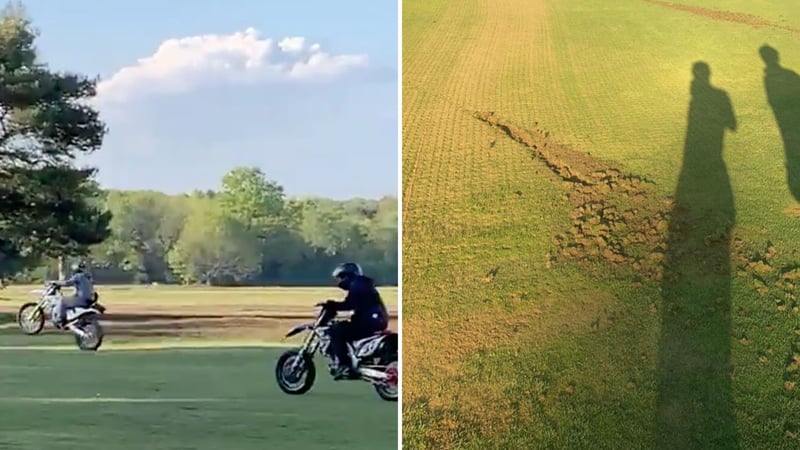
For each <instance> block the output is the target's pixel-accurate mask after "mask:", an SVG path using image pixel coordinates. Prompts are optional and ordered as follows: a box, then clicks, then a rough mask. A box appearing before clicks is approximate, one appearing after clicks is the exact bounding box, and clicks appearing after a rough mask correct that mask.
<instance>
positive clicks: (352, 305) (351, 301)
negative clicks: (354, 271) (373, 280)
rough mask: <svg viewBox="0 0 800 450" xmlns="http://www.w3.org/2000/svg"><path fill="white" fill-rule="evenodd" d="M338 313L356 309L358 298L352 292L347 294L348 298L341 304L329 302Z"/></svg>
mask: <svg viewBox="0 0 800 450" xmlns="http://www.w3.org/2000/svg"><path fill="white" fill-rule="evenodd" d="M329 303H330V304H331V305H333V307H334V308H335V309H336V311H352V310H354V309H356V296H355V295H354V293H353V292H352V291H350V292H348V293H347V296H346V297H345V298H344V300H343V301H341V302H336V301H330V302H329Z"/></svg>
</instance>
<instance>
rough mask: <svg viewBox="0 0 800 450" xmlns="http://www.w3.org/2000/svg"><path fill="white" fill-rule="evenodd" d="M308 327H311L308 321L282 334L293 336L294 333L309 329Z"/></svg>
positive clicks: (287, 336) (288, 336)
mask: <svg viewBox="0 0 800 450" xmlns="http://www.w3.org/2000/svg"><path fill="white" fill-rule="evenodd" d="M310 329H311V324H310V323H304V324H302V325H298V326H296V327H294V328H292V329H291V330H289V332H288V333H286V336H284V338H290V337H292V336H294V335H296V334H299V333H302V332H303V331H306V330H310Z"/></svg>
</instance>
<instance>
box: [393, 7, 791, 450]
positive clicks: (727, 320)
mask: <svg viewBox="0 0 800 450" xmlns="http://www.w3.org/2000/svg"><path fill="white" fill-rule="evenodd" d="M799 38H800V2H796V1H789V0H785V1H780V0H772V1H770V0H767V1H759V2H750V1H745V0H731V1H700V0H695V1H680V2H677V3H676V2H661V1H646V0H620V1H614V2H610V1H604V0H534V1H522V0H500V1H488V0H486V1H480V0H472V1H466V2H444V1H424V0H409V1H406V2H404V4H403V196H402V198H403V231H404V237H403V243H404V249H403V343H404V347H403V352H404V364H405V365H406V366H405V370H404V374H403V376H404V378H403V392H404V394H403V396H404V397H403V402H404V403H403V414H404V440H405V442H406V444H407V445H408V446H409V447H410V448H419V449H440V448H474V449H485V448H660V449H711V448H714V449H729V448H754V449H756V448H757V449H761V448H763V449H784V448H786V449H792V448H800V385H798V383H800V328H799V326H798V323H800V322H798V319H800V303H798V300H797V288H796V284H797V280H798V279H800V270H798V268H800V254H798V249H800V203H798V200H800V199H798V198H796V197H795V196H793V194H792V192H793V189H795V190H796V188H797V186H796V185H795V183H796V182H795V181H793V178H792V177H793V176H795V175H796V174H800V166H793V164H797V163H796V161H797V160H798V158H800V147H798V146H797V145H798V143H800V140H798V139H797V132H796V131H792V130H800V106H797V105H800V87H791V86H790V85H789V83H791V81H785V80H791V77H790V76H789V75H787V73H788V72H781V71H780V70H778V69H776V68H774V67H773V68H771V69H770V72H769V74H771V75H770V76H771V77H772V80H773V81H768V84H769V83H773V84H774V83H775V81H774V79H775V77H776V76H777V77H779V78H780V77H783V78H784V79H785V80H784V81H782V82H784V83H785V84H784V85H781V84H780V82H779V83H778V87H777V88H773V90H776V91H777V92H779V93H781V94H782V95H783V96H784V99H785V100H783V102H781V100H774V99H773V100H774V101H773V103H774V105H772V106H771V105H770V103H769V101H768V98H767V94H766V89H765V80H764V76H765V61H764V60H763V59H762V54H761V53H760V49H761V48H762V46H764V45H765V44H768V45H770V46H771V47H772V48H774V49H775V50H776V51H777V52H779V54H780V64H781V65H782V66H783V67H785V68H786V69H789V70H793V71H794V72H798V71H800V44H798V42H800V41H799V40H798V39H799ZM776 73H777V74H778V75H775V74H776ZM792 89H797V90H792ZM792 102H794V103H792ZM793 108H794V109H793ZM776 116H777V117H779V119H778V120H788V121H789V123H790V124H793V127H794V128H791V129H790V130H789V131H784V133H783V134H781V133H780V132H779V128H778V125H777V122H776ZM787 117H788V119H787ZM793 158H795V159H794V160H793ZM787 166H788V167H789V168H792V167H798V171H797V172H796V173H792V172H790V173H787ZM632 443H634V444H632Z"/></svg>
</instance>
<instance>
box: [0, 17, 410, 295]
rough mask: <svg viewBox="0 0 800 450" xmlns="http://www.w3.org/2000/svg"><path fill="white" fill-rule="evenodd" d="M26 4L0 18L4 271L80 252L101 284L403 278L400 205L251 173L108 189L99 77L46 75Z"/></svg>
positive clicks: (33, 275) (0, 256)
mask: <svg viewBox="0 0 800 450" xmlns="http://www.w3.org/2000/svg"><path fill="white" fill-rule="evenodd" d="M35 39H36V32H35V30H34V29H33V27H32V26H31V23H30V22H29V20H28V19H27V17H26V16H25V14H24V11H23V10H22V8H21V7H19V6H17V5H13V6H9V7H6V9H5V10H4V11H3V13H2V16H0V279H3V280H16V281H20V282H32V281H41V280H42V279H49V278H53V277H55V276H57V272H58V267H59V265H60V264H61V265H62V267H63V264H64V263H68V262H69V261H70V260H74V259H76V258H82V259H84V260H86V261H88V262H89V264H90V266H91V267H92V269H93V270H92V271H93V274H94V276H95V278H96V279H97V280H98V282H101V283H131V282H133V283H156V282H158V283H184V284H190V283H204V284H215V285H242V284H282V285H304V284H309V285H311V284H328V283H330V282H331V279H330V272H331V269H332V267H333V266H334V265H335V264H337V263H339V262H342V261H346V260H347V261H349V260H353V261H357V262H359V263H361V264H362V266H363V267H364V269H365V270H366V271H368V272H369V275H371V276H374V277H375V278H376V280H377V281H378V282H379V283H381V284H396V283H397V267H398V255H397V244H398V235H397V232H398V231H397V220H398V216H397V199H396V198H394V197H385V198H382V199H374V200H369V199H352V200H347V201H335V200H331V199H325V198H288V197H287V196H286V194H285V192H284V189H283V187H282V186H280V185H279V184H277V183H276V182H274V181H272V180H270V179H269V178H268V177H267V176H266V174H265V173H264V172H262V171H261V170H260V169H258V168H256V167H238V168H235V169H233V170H231V171H230V172H228V173H227V174H225V176H224V177H223V178H222V180H221V187H220V189H218V190H216V191H197V192H193V193H188V194H184V195H167V194H164V193H160V192H154V191H117V190H103V189H101V188H100V186H99V185H98V184H97V183H96V181H95V174H96V169H94V168H84V167H77V166H76V164H75V160H76V158H77V157H78V156H79V155H85V154H90V153H92V152H94V151H96V150H97V149H99V148H100V147H101V146H102V142H103V138H104V136H105V134H106V132H107V129H106V126H105V124H104V123H103V122H102V120H101V118H100V116H99V114H98V112H97V111H96V110H95V109H94V108H93V107H92V106H91V103H90V101H89V100H91V98H92V97H94V95H95V94H96V84H97V79H92V78H89V77H86V76H84V75H80V74H75V73H67V72H57V71H53V70H51V69H50V68H49V67H48V66H47V65H46V64H44V63H43V62H41V61H39V60H38V58H37V53H36V47H35Z"/></svg>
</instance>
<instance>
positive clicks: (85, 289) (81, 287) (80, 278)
mask: <svg viewBox="0 0 800 450" xmlns="http://www.w3.org/2000/svg"><path fill="white" fill-rule="evenodd" d="M71 269H72V276H71V277H70V278H68V279H66V280H63V281H52V282H51V284H53V285H55V286H60V287H74V288H75V294H74V295H72V296H69V297H63V298H62V299H61V301H60V302H59V303H58V304H57V305H55V307H54V309H53V324H54V325H55V326H56V328H59V329H61V328H63V327H64V325H66V322H67V309H69V308H73V307H78V306H79V307H82V308H88V307H89V305H91V303H92V301H93V300H94V283H93V281H92V277H91V275H89V274H88V273H87V272H86V264H85V263H84V262H83V261H80V262H78V263H77V264H73V265H72V267H71Z"/></svg>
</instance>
